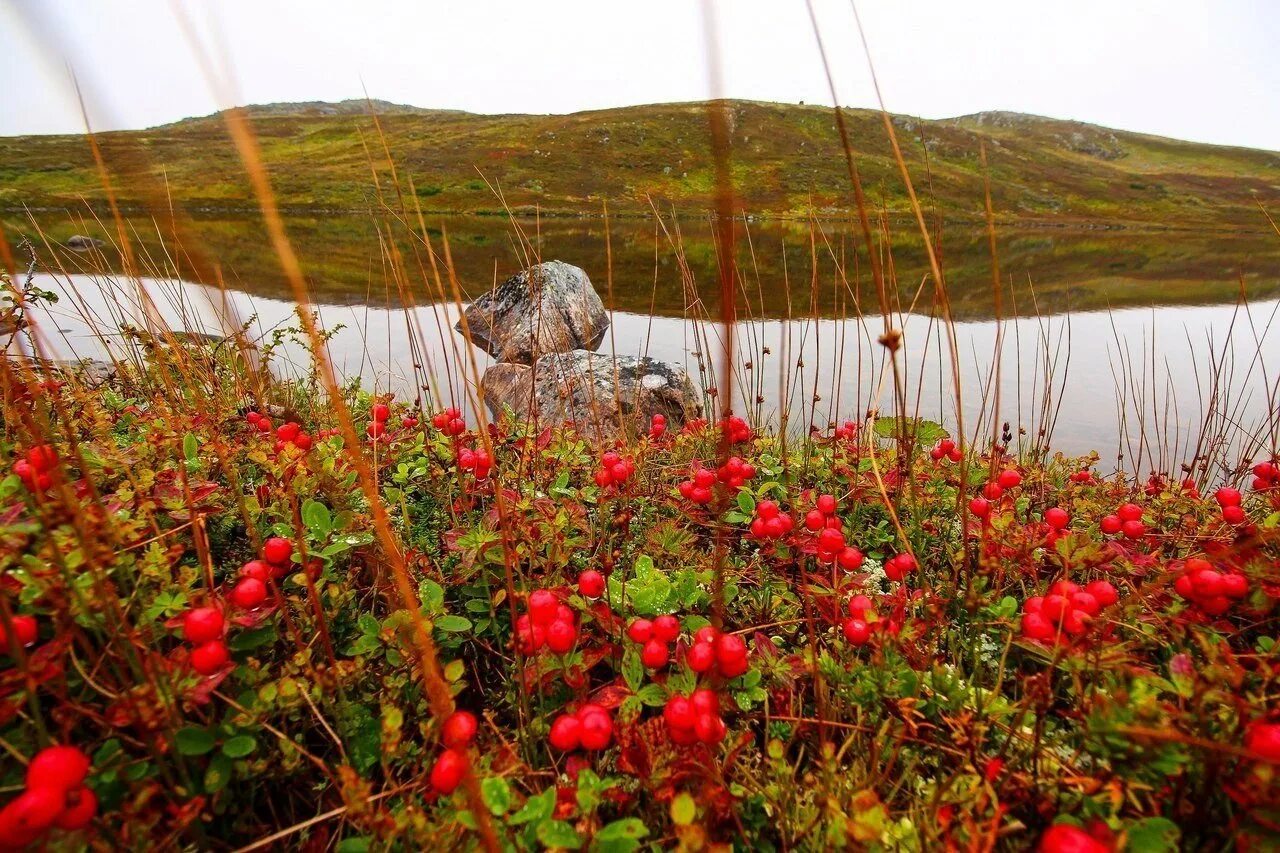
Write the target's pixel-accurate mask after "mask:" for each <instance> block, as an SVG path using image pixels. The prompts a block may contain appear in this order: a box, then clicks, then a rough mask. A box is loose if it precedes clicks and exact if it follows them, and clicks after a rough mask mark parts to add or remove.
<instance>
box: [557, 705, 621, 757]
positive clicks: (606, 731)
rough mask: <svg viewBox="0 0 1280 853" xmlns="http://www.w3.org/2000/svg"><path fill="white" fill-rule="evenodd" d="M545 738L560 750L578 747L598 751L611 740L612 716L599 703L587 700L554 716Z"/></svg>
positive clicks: (567, 750) (566, 750)
mask: <svg viewBox="0 0 1280 853" xmlns="http://www.w3.org/2000/svg"><path fill="white" fill-rule="evenodd" d="M547 740H549V741H550V742H551V745H552V746H553V747H555V748H556V749H558V750H561V751H562V752H569V751H571V750H575V749H577V748H578V747H582V748H583V749H585V750H587V751H588V752H599V751H600V750H602V749H605V748H606V747H608V746H609V742H610V741H611V740H613V718H612V717H610V716H609V712H608V711H606V710H605V709H604V708H603V707H601V706H600V705H596V704H594V703H591V702H587V703H586V704H584V705H582V706H581V707H580V708H578V710H577V711H574V712H573V713H571V714H561V715H560V716H558V717H556V718H555V720H554V721H553V722H552V723H551V733H550V734H549V735H548V737H547Z"/></svg>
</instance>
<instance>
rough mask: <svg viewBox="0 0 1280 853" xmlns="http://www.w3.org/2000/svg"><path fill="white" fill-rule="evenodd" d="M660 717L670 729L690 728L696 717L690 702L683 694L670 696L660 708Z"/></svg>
mask: <svg viewBox="0 0 1280 853" xmlns="http://www.w3.org/2000/svg"><path fill="white" fill-rule="evenodd" d="M662 718H663V719H664V720H665V721H666V723H667V726H668V727H669V728H672V729H691V728H693V724H694V722H695V721H696V719H697V713H696V712H695V711H694V710H693V705H692V703H690V702H689V700H688V699H686V698H685V697H684V696H672V697H671V698H670V699H668V700H667V704H666V707H664V708H663V709H662Z"/></svg>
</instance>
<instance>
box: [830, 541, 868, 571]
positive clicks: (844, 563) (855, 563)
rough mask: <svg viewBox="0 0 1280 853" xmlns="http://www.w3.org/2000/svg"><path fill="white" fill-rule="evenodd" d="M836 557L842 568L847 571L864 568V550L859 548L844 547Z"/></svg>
mask: <svg viewBox="0 0 1280 853" xmlns="http://www.w3.org/2000/svg"><path fill="white" fill-rule="evenodd" d="M836 559H837V560H838V561H839V563H840V568H842V569H844V570H845V571H846V572H856V571H857V570H858V569H860V568H862V559H863V558H862V552H861V551H859V550H858V549H857V548H853V547H846V548H842V549H841V550H840V553H839V554H837V555H836Z"/></svg>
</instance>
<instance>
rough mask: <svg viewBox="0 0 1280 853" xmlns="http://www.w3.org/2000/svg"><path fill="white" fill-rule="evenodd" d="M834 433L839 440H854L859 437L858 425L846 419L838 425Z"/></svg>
mask: <svg viewBox="0 0 1280 853" xmlns="http://www.w3.org/2000/svg"><path fill="white" fill-rule="evenodd" d="M833 434H834V436H835V438H836V439H837V440H838V441H853V440H854V439H856V438H857V437H858V425H857V424H856V423H854V422H853V421H845V422H844V423H842V424H840V426H838V427H836V429H835V432H834V433H833Z"/></svg>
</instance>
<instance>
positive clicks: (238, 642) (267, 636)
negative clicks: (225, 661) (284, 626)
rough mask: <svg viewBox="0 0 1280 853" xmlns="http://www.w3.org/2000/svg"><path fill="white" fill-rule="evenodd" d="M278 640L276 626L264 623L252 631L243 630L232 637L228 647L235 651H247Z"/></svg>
mask: <svg viewBox="0 0 1280 853" xmlns="http://www.w3.org/2000/svg"><path fill="white" fill-rule="evenodd" d="M275 641H276V626H275V625H263V626H262V627H260V628H254V629H253V630H251V631H241V632H239V633H237V634H236V635H235V636H233V637H232V638H231V641H230V642H228V643H227V647H228V648H230V649H231V651H233V652H247V651H251V650H253V649H257V648H261V647H262V646H266V645H270V644H271V643H274V642H275Z"/></svg>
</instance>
